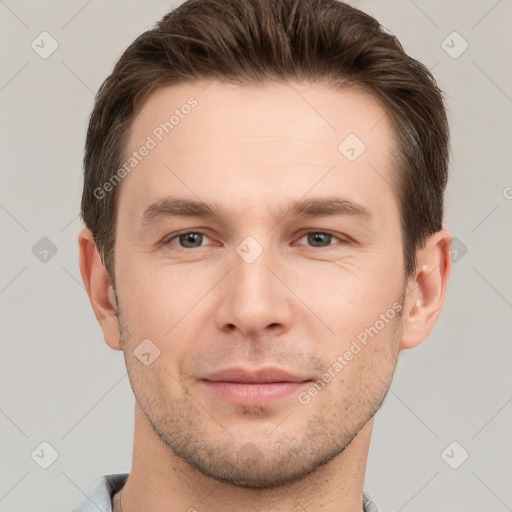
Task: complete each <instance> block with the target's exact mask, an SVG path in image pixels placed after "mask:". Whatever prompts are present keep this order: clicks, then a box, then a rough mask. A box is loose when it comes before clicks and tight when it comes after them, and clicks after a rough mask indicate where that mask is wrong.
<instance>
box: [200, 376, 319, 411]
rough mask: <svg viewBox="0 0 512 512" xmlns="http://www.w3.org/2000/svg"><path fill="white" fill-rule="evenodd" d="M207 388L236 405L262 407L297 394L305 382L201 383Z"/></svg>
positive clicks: (204, 381)
mask: <svg viewBox="0 0 512 512" xmlns="http://www.w3.org/2000/svg"><path fill="white" fill-rule="evenodd" d="M202 382H203V383H204V384H205V385H206V386H207V388H208V389H209V390H210V391H212V392H213V393H215V394H216V395H217V396H220V397H221V398H223V399H225V400H228V401H229V402H232V403H234V404H236V405H252V406H263V405H267V404H270V403H272V402H275V401H276V400H279V399H280V398H284V397H287V396H289V395H291V394H293V393H298V392H299V391H300V390H301V389H302V388H303V387H305V386H307V385H309V383H310V381H306V382H269V383H265V384H251V383H242V382H213V381H209V380H203V381H202Z"/></svg>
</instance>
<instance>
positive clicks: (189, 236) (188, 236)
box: [184, 233, 201, 246]
mask: <svg viewBox="0 0 512 512" xmlns="http://www.w3.org/2000/svg"><path fill="white" fill-rule="evenodd" d="M200 236H201V234H200V233H187V234H186V235H184V237H185V245H186V246H188V245H187V244H188V243H189V242H190V243H191V244H194V239H196V240H195V241H196V242H197V237H200Z"/></svg>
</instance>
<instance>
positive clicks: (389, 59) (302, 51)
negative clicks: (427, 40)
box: [81, 0, 449, 289]
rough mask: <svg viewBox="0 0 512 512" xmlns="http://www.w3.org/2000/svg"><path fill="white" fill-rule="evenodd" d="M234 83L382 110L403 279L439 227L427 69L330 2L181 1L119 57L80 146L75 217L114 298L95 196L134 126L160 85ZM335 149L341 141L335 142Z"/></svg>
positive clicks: (444, 134) (107, 231) (360, 16)
mask: <svg viewBox="0 0 512 512" xmlns="http://www.w3.org/2000/svg"><path fill="white" fill-rule="evenodd" d="M205 79H206V80H213V79H218V80H222V81H229V82H233V83H237V84H244V83H245V84H247V83H266V82H270V81H276V80H277V81H280V80H281V81H285V80H287V79H292V80H293V79H295V80H308V81H322V82H323V83H326V84H327V85H331V86H334V87H338V88H343V87H345V88H356V89H359V90H361V91H365V92H367V93H370V94H371V95H372V96H373V97H375V98H376V99H378V100H380V102H381V104H382V105H383V106H384V108H385V109H386V111H387V113H388V115H389V119H390V122H391V125H392V127H393V136H394V138H395V140H396V147H397V151H396V154H393V157H394V158H395V159H396V170H394V172H393V177H392V178H393V186H394V189H395V191H396V193H397V198H398V202H399V206H400V212H401V226H402V243H403V250H404V261H405V273H406V275H410V274H411V273H412V272H414V270H415V267H416V250H417V249H418V248H420V247H424V244H425V240H426V237H427V236H429V235H431V234H433V233H435V232H436V231H439V230H440V229H442V223H443V209H444V206H443V202H444V191H445V188H446V184H447V177H448V163H449V128H448V121H447V116H446V110H445V105H444V101H443V97H442V91H441V90H440V89H439V88H438V86H437V84H436V81H435V79H434V77H433V76H432V74H431V73H430V71H429V70H428V69H427V68H426V67H425V66H424V65H423V64H421V63H420V62H418V61H417V60H415V59H413V58H412V57H410V56H408V55H407V54H406V53H405V51H404V49H403V47H402V45H401V44H400V42H399V41H398V39H397V38H396V37H395V36H393V35H391V34H390V33H388V32H387V31H386V30H385V29H384V28H383V27H382V26H381V25H380V24H379V22H378V21H377V20H375V19H374V18H372V17H371V16H369V15H368V14H366V13H364V12H362V11H360V10H358V9H356V8H354V7H351V6H349V5H347V4H345V3H342V2H339V1H337V0H187V1H185V2H184V3H182V4H181V5H180V6H178V7H177V8H176V9H174V10H172V11H170V12H169V13H167V14H166V15H165V16H164V17H163V18H162V19H161V20H160V21H159V22H158V23H157V24H156V26H155V27H154V28H153V29H151V30H148V31H146V32H144V33H142V34H141V35H140V36H138V37H137V38H136V39H135V41H133V43H132V44H131V45H130V46H129V47H128V48H127V49H126V51H125V52H124V53H123V54H122V56H121V57H120V59H119V60H118V62H117V63H116V65H115V67H114V69H113V71H112V73H111V74H110V76H109V77H108V78H107V79H106V80H105V81H104V82H103V84H102V85H101V87H100V89H99V91H98V93H97V95H96V100H95V105H94V109H93V111H92V114H91V117H90V121H89V127H88V131H87V139H86V144H85V156H84V188H83V196H82V205H81V217H82V220H83V221H84V222H85V225H86V226H87V227H88V228H89V229H90V230H91V231H92V233H93V237H94V240H95V242H96V244H97V247H98V251H99V253H100V255H101V258H102V261H103V263H104V265H105V269H106V271H107V273H108V275H109V277H110V281H111V283H112V285H113V287H114V289H115V279H114V275H115V274H114V259H115V258H114V247H115V239H116V221H117V198H118V194H119V192H120V188H121V186H117V187H113V189H112V190H111V191H110V192H109V193H108V194H106V195H105V197H102V198H101V199H98V197H97V193H96V194H95V190H98V187H101V186H102V184H104V183H106V182H108V181H109V179H111V177H112V176H113V175H114V173H115V172H116V171H117V170H118V169H119V167H120V166H121V165H122V161H123V154H124V152H125V150H126V143H127V140H128V134H129V130H130V127H131V124H132V122H133V120H134V118H135V116H136V115H137V113H138V112H139V111H140V109H141V107H142V104H143V101H144V99H145V98H146V97H147V95H148V94H149V93H150V92H152V91H154V90H155V89H156V88H158V87H162V86H166V85H172V84H177V83H184V82H190V81H195V80H205ZM340 142H341V141H340Z"/></svg>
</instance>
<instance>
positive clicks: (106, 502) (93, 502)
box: [73, 473, 129, 512]
mask: <svg viewBox="0 0 512 512" xmlns="http://www.w3.org/2000/svg"><path fill="white" fill-rule="evenodd" d="M128 474H129V473H114V474H110V475H103V476H102V477H101V478H100V479H99V480H98V481H97V482H96V484H95V485H94V487H93V489H92V491H91V494H89V496H88V497H87V499H86V500H85V501H84V502H83V503H82V504H81V505H80V506H79V507H78V508H76V509H74V511H73V512H97V511H98V509H99V510H101V511H102V512H111V511H112V497H113V496H114V494H115V493H116V492H118V491H119V490H120V489H121V488H122V487H123V485H124V484H125V482H126V480H127V478H128Z"/></svg>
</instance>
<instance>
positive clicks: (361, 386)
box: [79, 82, 451, 512]
mask: <svg viewBox="0 0 512 512" xmlns="http://www.w3.org/2000/svg"><path fill="white" fill-rule="evenodd" d="M206 85H207V84H205V83H200V82H194V83H192V84H179V85H174V86H171V87H165V88H160V89H157V90H156V91H154V92H153V93H152V94H151V95H150V96H149V97H148V98H147V100H146V102H145V104H144V106H143V108H142V110H141V111H140V112H139V114H138V116H137V117H136V119H135V120H134V123H133V126H132V129H131V134H130V138H129V142H128V153H129V152H130V151H133V150H136V149H137V148H138V147H140V145H141V144H143V143H144V141H145V140H146V137H147V136H148V134H150V133H151V131H152V130H153V129H154V128H155V127H156V126H158V125H159V123H161V122H162V121H164V120H165V119H168V117H169V115H170V113H172V112H173V111H174V110H175V109H176V108H178V107H179V106H180V105H182V104H183V103H185V102H186V101H187V99H188V98H189V97H190V96H194V97H195V98H196V99H197V101H198V105H197V107H195V109H193V110H192V111H191V112H190V114H188V116H186V117H185V118H184V119H182V120H181V121H180V124H179V125H178V126H177V127H175V129H174V130H173V131H172V132H171V133H170V134H168V135H167V136H166V137H164V138H163V140H162V141H161V142H159V143H158V145H157V146H156V147H155V148H154V149H152V150H151V151H150V153H149V154H148V155H147V156H146V157H145V158H144V159H143V160H142V161H141V162H140V163H139V164H138V165H137V167H136V168H135V169H134V170H133V171H132V172H131V173H130V174H129V175H127V176H126V178H124V180H123V182H122V183H121V187H122V188H121V190H120V196H119V203H118V224H117V240H116V256H115V265H116V274H115V277H116V293H115V294H114V291H113V289H112V287H111V286H110V282H109V279H108V276H107V274H106V272H105V269H104V267H103V265H102V263H101V260H100V257H99V254H98V251H97V248H96V245H95V243H94V240H93V238H92V234H91V232H90V231H89V230H88V229H83V230H82V231H81V233H80V235H79V246H80V270H81V274H82V278H83V281H84V284H85V287H86V289H87V292H88V294H89V297H90V301H91V305H92V307H93V309H94V313H95V315H96V317H97V319H98V322H99V323H100V326H101V329H102V331H103V335H104V338H105V341H106V343H107V344H108V345H109V346H110V347H111V348H112V349H114V350H123V352H124V357H125V362H126V367H127V370H128V374H129V378H130V383H131V386H132V389H133V391H134V394H135V397H136V407H135V439H134V450H133V464H132V469H131V472H130V476H129V478H128V481H127V483H126V485H125V487H124V489H123V492H122V509H123V512H130V511H136V510H153V511H156V512H158V511H164V510H165V511H166V512H169V511H186V510H194V509H195V510H197V511H199V512H200V511H203V510H208V511H209V512H217V511H223V512H231V511H239V510H254V511H256V510H258V511H259V510H267V511H284V510H286V511H289V510H322V511H333V512H334V511H336V512H340V511H341V512H356V511H357V512H361V511H362V492H363V484H364V475H365V470H366V460H367V457H368V449H369V444H370V437H371V432H372V428H373V421H374V420H373V417H374V414H375V412H376V411H377V410H378V408H379V407H380V405H381V404H382V401H383V400H384V398H385V396H386V393H387V392H388V389H389V386H390V383H391V379H392V376H393V372H394V369H395V365H396V363H397V359H398V356H399V353H400V351H401V350H404V349H409V348H412V347H415V346H417V345H419V344H420V343H421V342H422V341H423V340H425V339H426V338H427V336H428V335H429V333H430V332H431V330H432V328H433V327H434V325H435V323H436V321H437V319H438V316H439V314H440V312H441V309H442V305H443V301H444V297H445V291H446V284H447V280H448V277H449V274H450V271H451V260H450V247H451V235H450V233H449V232H448V231H446V230H445V229H443V230H441V231H439V232H437V233H435V234H434V235H432V236H431V237H430V238H429V239H428V240H427V243H426V246H425V248H423V249H420V250H418V252H417V255H418V263H417V269H416V271H415V273H414V274H413V275H412V276H410V277H409V278H408V279H406V278H405V275H404V260H403V248H402V243H401V231H400V229H401V228H400V212H399V209H398V203H397V198H396V196H395V193H394V191H393V189H392V187H391V185H390V182H391V179H392V172H396V171H395V170H394V169H393V164H392V161H391V158H390V156H391V154H392V152H393V151H394V148H393V141H392V138H391V134H392V132H391V126H390V124H389V122H388V120H387V117H386V116H385V110H384V109H383V107H382V106H381V105H380V104H379V103H378V102H377V101H376V100H374V99H373V98H372V97H370V96H367V95H365V94H363V93H361V92H355V91H349V90H335V89H333V88H330V87H328V86H324V85H321V84H307V83H300V84H299V83H272V84H265V85H259V86H252V85H251V86H249V85H244V86H235V85H228V84H226V83H221V82H212V83H210V84H209V85H208V86H207V87H206ZM305 100H306V101H305ZM351 133H353V134H356V135H357V136H358V137H359V138H360V139H361V140H362V141H364V144H365V145H366V149H365V151H364V152H363V153H362V154H361V155H360V156H359V157H358V158H357V159H356V160H355V161H353V162H351V161H349V160H348V159H347V158H345V156H344V155H343V154H341V153H340V151H339V150H338V145H339V144H340V142H341V141H342V140H343V139H344V138H345V137H346V136H347V135H348V134H351ZM370 164H371V165H370ZM376 171H378V172H376ZM171 195H172V196H175V197H181V198H185V199H192V200H202V201H206V202H212V201H217V202H218V203H219V204H220V205H222V207H223V211H222V216H216V217H214V218H211V219H209V218H193V217H167V218H163V219H161V220H160V222H158V223H155V224H154V225H151V226H147V227H145V228H142V227H141V226H140V219H141V216H142V212H143V211H144V210H145V209H146V208H147V207H148V206H149V205H150V204H152V203H153V202H155V201H156V200H158V199H161V198H163V197H166V196H171ZM332 195H338V196H342V197H343V198H345V199H348V200H350V201H353V202H356V203H358V204H360V205H363V206H364V207H365V208H366V209H367V210H368V211H369V212H370V214H371V219H370V220H369V221H367V220H364V219H362V218H359V217H358V216H353V215H340V216H334V217H332V216H323V217H318V218H300V217H293V216H283V215H284V212H285V209H286V207H287V205H288V204H289V203H290V202H291V201H293V200H296V199H304V198H312V197H325V196H332ZM183 230H186V231H192V232H196V231H201V232H204V233H205V236H204V237H203V238H201V237H198V239H197V240H196V241H195V242H194V239H192V243H190V238H189V239H185V240H183V237H182V238H181V239H180V238H179V237H175V238H172V235H173V234H174V233H176V232H181V231H183ZM310 232H313V233H318V232H320V233H325V232H328V233H332V234H333V237H328V236H327V237H325V236H324V237H323V238H322V237H321V238H320V241H318V240H317V239H315V237H314V235H310V236H309V237H308V236H307V235H308V233H310ZM247 236H251V237H253V238H254V239H255V240H256V241H257V242H258V244H259V245H260V246H261V248H262V249H263V252H262V253H261V254H260V255H259V257H258V258H257V259H256V260H255V261H254V262H252V263H247V262H246V261H245V260H244V259H243V258H242V257H241V256H240V255H239V254H238V253H237V252H236V249H237V247H238V246H239V244H240V243H241V242H242V241H243V240H244V239H245V238H246V237H247ZM170 238H172V242H169V239H170ZM311 238H312V240H311ZM315 240H316V242H315ZM163 241H164V242H167V243H162V242H163ZM187 242H188V245H187ZM334 298H335V300H333V299H334ZM116 299H117V301H118V306H119V311H120V316H119V317H116V315H115V309H116ZM401 299H403V311H402V315H400V316H399V315H397V316H395V317H394V318H393V319H392V320H390V321H389V322H387V323H386V324H385V326H384V327H383V328H382V329H381V330H379V332H378V334H377V335H376V336H375V337H373V338H371V339H369V341H368V343H367V345H365V346H363V345H361V344H360V345H361V346H362V349H361V351H360V352H358V353H357V355H354V357H353V358H352V359H351V360H350V362H349V363H348V364H347V365H346V366H344V368H343V369H342V371H340V372H339V373H335V377H334V378H332V379H331V381H330V382H328V383H327V384H326V386H325V387H324V388H323V389H322V390H321V391H320V392H318V393H317V395H316V396H314V397H312V398H311V400H310V401H309V402H308V403H307V404H303V403H300V401H299V400H298V397H297V394H296V393H292V394H291V395H289V396H287V397H285V398H281V399H279V400H277V401H274V402H272V403H270V404H263V405H261V406H257V405H254V406H252V405H251V406H243V405H234V404H232V403H231V402H228V401H226V400H224V399H222V398H220V397H219V396H217V395H215V394H213V393H212V392H211V391H210V390H209V389H207V387H206V386H205V385H204V382H202V381H201V379H202V378H203V377H204V376H205V375H206V374H207V373H209V372H212V371H215V370H219V369H223V368H227V367H231V366H242V367H244V368H250V369H254V368H258V367H261V366H277V367H279V368H282V369H285V370H288V371H290V372H292V373H296V374H300V375H305V376H308V378H311V379H313V380H317V379H319V378H321V377H322V375H323V374H324V372H325V371H327V370H328V368H329V367H332V365H333V363H334V362H335V361H336V360H337V357H338V356H339V355H340V354H344V353H345V352H346V351H347V350H349V349H350V346H351V343H352V341H353V340H355V339H356V337H357V335H358V334H359V333H361V332H362V331H364V329H365V328H367V327H369V326H373V325H374V324H375V323H376V321H377V320H378V319H379V315H381V314H383V313H386V311H388V310H389V309H390V308H392V305H393V304H397V303H400V301H401ZM418 301H420V302H418ZM144 339H150V340H151V341H152V342H153V343H154V345H156V346H157V347H158V349H159V350H160V355H159V356H158V357H157V358H156V359H155V360H154V362H152V363H151V364H150V365H145V364H143V363H141V361H140V360H139V359H138V358H137V357H136V356H135V355H134V350H135V349H136V348H137V346H138V345H139V344H140V343H141V342H142V340H144ZM331 373H332V370H331Z"/></svg>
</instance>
